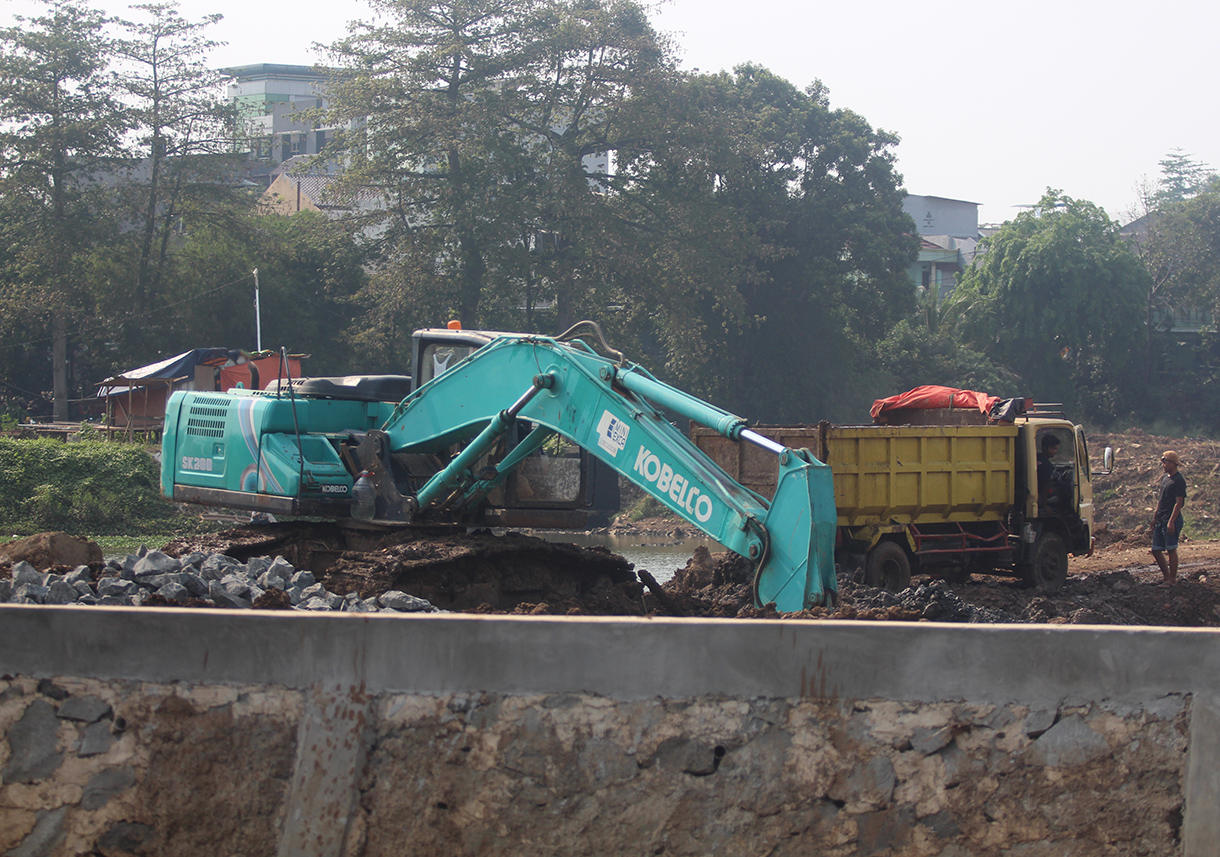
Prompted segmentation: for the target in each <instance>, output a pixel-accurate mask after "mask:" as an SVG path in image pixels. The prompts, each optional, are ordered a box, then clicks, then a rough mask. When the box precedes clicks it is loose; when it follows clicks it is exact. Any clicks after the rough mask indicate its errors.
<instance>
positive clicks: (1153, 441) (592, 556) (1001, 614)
mask: <svg viewBox="0 0 1220 857" xmlns="http://www.w3.org/2000/svg"><path fill="white" fill-rule="evenodd" d="M1090 440H1091V444H1092V450H1091V452H1092V457H1093V460H1094V467H1097V466H1098V464H1099V461H1100V458H1101V450H1102V449H1103V448H1105V447H1106V446H1110V447H1112V448H1113V449H1114V450H1115V459H1116V464H1115V467H1114V470H1113V472H1112V473H1111V474H1109V475H1106V476H1095V478H1094V489H1095V500H1096V505H1097V522H1098V527H1097V549H1096V551H1095V552H1094V555H1093V556H1092V557H1087V558H1084V557H1072V558H1071V561H1070V568H1069V572H1070V573H1069V578H1068V581H1067V583H1066V584H1065V585H1064V586H1063V587H1062V588H1061V589H1060V590H1059V591H1057V592H1052V593H1047V592H1037V591H1033V590H1031V589H1027V588H1025V587H1024V586H1023V585H1022V583H1021V582H1020V581H1019V580H1017V579H1015V578H1013V577H1006V576H1002V575H979V574H976V575H974V576H973V577H972V578H968V579H966V580H964V581H963V580H954V581H949V580H941V579H935V578H930V577H927V576H918V575H917V576H916V577H915V578H914V579H913V580H912V587H911V589H908V590H906V591H905V592H903V593H899V594H894V593H885V592H881V591H879V590H876V589H871V588H869V587H865V586H862V585H858V584H855V583H853V582H852V581H851V580H850V579H847V578H845V577H842V576H841V577H840V581H839V597H838V601H837V603H836V604H835V605H834V606H833V608H822V607H819V608H814V609H812V610H810V611H806V612H803V613H796V614H786V615H788V616H790V617H792V618H835V619H857V618H858V619H890V620H906V621H920V620H927V621H956V622H1042V623H1063V624H1068V623H1070V624H1113V625H1170V626H1186V627H1220V540H1218V539H1217V538H1215V537H1216V536H1220V476H1218V475H1217V474H1218V472H1220V457H1218V455H1217V453H1220V448H1217V445H1216V444H1215V443H1213V442H1212V441H1209V440H1204V439H1192V438H1168V437H1157V436H1153V435H1149V434H1146V433H1144V432H1142V431H1139V430H1136V429H1133V430H1131V431H1128V432H1125V433H1113V434H1098V435H1094V436H1092V438H1091V439H1090ZM1166 449H1174V450H1176V451H1177V452H1178V454H1179V455H1180V456H1181V458H1182V471H1183V473H1184V474H1185V476H1186V479H1187V486H1188V500H1187V505H1186V533H1185V535H1184V537H1183V540H1182V544H1181V547H1180V550H1179V555H1180V569H1179V575H1178V577H1179V579H1178V583H1177V584H1176V585H1174V586H1168V585H1165V584H1163V583H1162V582H1161V573H1160V571H1159V570H1158V569H1157V567H1156V565H1155V564H1154V563H1153V560H1152V556H1151V554H1150V553H1149V531H1148V519H1149V518H1150V517H1151V513H1152V506H1153V504H1154V503H1155V498H1156V486H1157V483H1158V481H1159V479H1160V475H1161V469H1160V465H1159V459H1160V453H1161V452H1162V451H1163V450H1166ZM685 526H686V525H685V524H682V523H681V522H678V521H675V520H650V521H642V522H638V523H635V524H625V523H623V524H618V525H616V526H615V527H614V528H612V529H613V531H614V532H618V533H623V532H633V533H636V534H638V535H641V536H645V537H648V536H659V537H668V536H670V535H672V534H673V533H674V532H675V531H676V530H677V529H681V528H685ZM164 550H165V552H166V553H169V554H171V555H174V556H179V557H181V556H184V555H186V554H188V553H191V552H192V551H202V552H205V553H224V554H228V555H230V556H233V557H235V558H236V559H238V560H241V561H245V560H248V559H250V558H252V557H256V556H276V555H280V556H283V557H285V558H286V559H287V560H288V561H289V562H291V563H292V564H293V565H294V566H295V567H296V568H304V569H309V570H310V571H312V572H313V573H314V575H315V577H316V578H317V580H318V581H319V582H320V583H322V584H324V585H325V587H326V589H328V590H329V591H331V592H334V593H337V594H339V595H346V594H347V593H350V592H355V593H357V594H359V595H360V597H361V598H368V597H370V596H374V595H378V594H381V593H383V592H387V591H390V590H401V591H404V592H407V593H409V594H411V595H415V596H418V597H420V598H425V599H427V600H428V601H430V602H432V603H433V604H434V605H435V606H437V607H440V608H442V609H445V610H451V611H462V612H474V613H518V614H520V613H528V614H559V615H594V616H608V615H622V616H646V615H671V616H707V617H736V618H752V617H767V616H770V617H774V616H775V615H776V614H775V613H774V612H770V611H767V610H765V609H756V608H755V607H754V606H753V604H752V595H751V576H750V569H749V567H748V564H747V563H746V562H745V561H744V560H742V559H741V558H740V557H737V556H735V555H733V554H709V553H708V551H707V550H706V549H704V548H698V549H696V550H695V552H694V555H693V556H692V557H691V559H690V561H689V562H688V563H687V566H686V568H684V569H682V570H679V571H678V572H677V573H676V574H675V575H674V577H673V578H672V579H671V580H669V581H667V582H666V583H664V584H663V585H662V584H658V583H657V581H656V580H655V579H654V578H653V577H652V575H651V574H650V573H649V572H648V570H647V569H642V568H641V569H635V568H633V567H632V566H631V564H630V563H628V562H627V561H626V560H625V559H623V558H622V557H620V556H617V555H615V554H613V553H610V552H609V551H607V550H606V549H604V548H580V547H576V546H574V545H568V544H557V543H553V542H549V541H544V540H542V539H539V538H534V537H532V536H528V535H524V534H520V533H508V534H506V535H493V534H492V533H490V532H488V531H486V530H484V531H475V532H464V531H459V530H453V529H430V530H424V529H413V530H411V529H408V530H394V531H379V530H371V529H364V530H356V529H349V528H341V527H339V526H338V525H335V524H325V523H307V522H292V523H277V524H266V525H258V526H254V525H250V526H242V527H237V528H234V529H231V530H228V531H225V532H222V533H213V534H209V535H206V536H199V537H194V538H191V539H183V540H178V541H175V542H172V543H170V544H169V545H166V546H165V548H164ZM259 606H274V605H259ZM280 606H287V605H280Z"/></svg>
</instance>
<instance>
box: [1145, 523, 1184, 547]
mask: <svg viewBox="0 0 1220 857" xmlns="http://www.w3.org/2000/svg"><path fill="white" fill-rule="evenodd" d="M1167 530H1168V528H1167V527H1166V526H1165V525H1164V524H1157V525H1156V526H1154V527H1153V528H1152V549H1153V550H1154V551H1176V550H1177V549H1178V535H1179V534H1180V533H1181V532H1182V516H1181V515H1178V517H1177V518H1176V519H1174V522H1173V532H1172V533H1171V532H1167Z"/></svg>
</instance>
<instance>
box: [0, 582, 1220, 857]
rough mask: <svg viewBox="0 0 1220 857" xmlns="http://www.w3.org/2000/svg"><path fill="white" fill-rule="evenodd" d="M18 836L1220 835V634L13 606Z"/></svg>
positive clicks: (3, 790)
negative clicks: (1219, 695)
mask: <svg viewBox="0 0 1220 857" xmlns="http://www.w3.org/2000/svg"><path fill="white" fill-rule="evenodd" d="M0 674H2V677H0V730H2V731H3V734H4V736H5V739H6V740H5V741H4V742H2V743H0V853H6V854H15V855H18V857H30V855H52V854H81V853H88V852H90V851H93V852H95V853H102V854H105V855H108V857H110V855H117V854H158V855H173V854H197V853H202V852H203V851H204V850H205V849H206V850H207V852H208V853H225V854H233V855H240V854H250V855H256V854H257V855H266V854H270V853H276V854H281V855H381V854H387V855H388V854H395V855H398V854H429V855H432V857H436V855H445V854H466V853H480V854H523V853H531V854H574V853H581V854H607V855H609V854H614V855H619V854H662V853H663V854H717V853H723V854H747V853H748V854H753V853H769V854H777V855H778V854H788V853H792V854H797V853H800V854H809V853H821V854H844V855H846V854H860V855H868V854H879V855H881V854H903V855H908V854H909V855H922V854H929V855H931V854H947V855H953V854H960V855H968V854H969V855H975V854H1023V855H1035V854H1065V853H1071V854H1106V855H1110V854H1115V855H1118V854H1186V855H1190V857H1195V855H1204V854H1216V853H1220V847H1218V846H1217V843H1218V842H1220V811H1218V810H1220V774H1218V773H1217V772H1218V771H1220V748H1218V742H1220V703H1218V697H1217V695H1216V693H1217V689H1220V634H1218V632H1215V631H1210V630H1177V629H1174V630H1168V629H1138V628H1102V627H1082V626H1044V625H1038V626H1031V625H1025V626H995V625H990V626H980V625H970V626H962V625H936V624H928V623H874V622H781V621H734V620H722V621H718V620H683V619H622V618H615V619H595V618H586V617H580V618H555V617H537V618H534V617H505V616H494V617H491V616H473V615H446V616H434V615H420V616H389V615H383V614H374V615H347V614H334V615H316V614H310V615H303V614H301V613H296V612H283V613H276V612H271V613H267V612H264V613H258V612H253V613H252V612H247V611H223V610H170V609H155V608H136V609H127V608H98V607H92V608H50V607H39V606H18V605H14V606H3V607H0Z"/></svg>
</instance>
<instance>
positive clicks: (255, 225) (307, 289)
mask: <svg viewBox="0 0 1220 857" xmlns="http://www.w3.org/2000/svg"><path fill="white" fill-rule="evenodd" d="M235 223H236V226H237V227H239V228H236V229H235V228H234V225H235ZM176 258H177V262H176V271H177V273H176V274H175V276H174V277H173V279H172V282H167V283H166V290H165V294H164V301H165V306H164V308H163V309H160V310H158V311H156V312H157V313H158V314H163V315H164V316H165V319H164V321H162V322H161V323H160V325H159V326H160V327H161V329H162V330H163V331H164V335H165V340H164V341H176V342H189V343H191V344H192V345H196V346H219V347H226V348H240V349H244V350H247V351H253V350H254V349H255V345H256V321H255V312H254V277H253V275H252V272H253V271H254V269H255V268H257V269H258V272H259V276H258V280H259V296H260V306H261V312H260V316H261V320H262V342H263V346H264V348H267V349H271V350H279V349H280V348H281V347H282V348H287V349H288V351H289V352H291V353H301V352H305V353H308V354H310V360H309V361H308V362H307V363H306V364H305V366H306V371H308V372H309V373H310V374H313V375H342V374H349V373H356V372H375V371H396V372H405V371H407V369H406V368H405V364H398V365H397V366H394V365H393V363H392V361H389V360H385V359H383V360H379V361H378V362H377V363H376V364H373V363H371V362H363V361H360V360H357V359H356V358H355V357H354V356H353V354H352V348H351V341H350V338H349V337H350V336H352V333H353V327H352V325H353V321H354V316H355V314H356V311H357V306H356V304H355V303H354V301H353V297H354V296H355V295H356V294H357V293H358V292H359V291H360V290H361V289H362V288H363V287H364V285H365V272H364V267H363V262H364V257H363V255H362V252H361V250H360V247H359V246H358V244H357V243H356V242H355V241H354V240H353V238H352V235H351V233H350V231H349V230H348V229H347V227H346V224H344V223H343V222H341V221H335V220H330V219H328V218H327V217H326V216H325V215H322V214H318V213H316V212H301V213H299V214H294V215H292V216H291V217H288V216H282V215H254V214H251V215H249V216H248V217H247V218H246V219H245V220H243V221H236V222H224V223H220V222H209V221H202V222H200V223H198V224H197V225H196V226H195V227H193V228H192V229H191V230H190V233H189V234H188V236H187V238H186V240H184V241H183V243H182V244H181V246H180V247H179V248H178V250H177V251H176ZM159 356H167V355H166V354H164V353H163V352H162V353H161V354H160V355H159Z"/></svg>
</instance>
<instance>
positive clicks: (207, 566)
mask: <svg viewBox="0 0 1220 857" xmlns="http://www.w3.org/2000/svg"><path fill="white" fill-rule="evenodd" d="M0 603H7V604H55V605H65V604H81V605H95V604H96V605H114V606H125V607H134V606H139V605H143V604H156V605H168V606H178V605H183V606H190V607H208V606H213V607H225V608H229V609H250V608H268V609H287V608H292V609H295V610H308V611H313V612H344V613H440V612H444V611H442V610H440V609H439V608H437V607H434V606H433V605H432V604H431V603H430V602H428V601H426V600H424V599H423V598H417V597H415V596H413V595H408V594H407V593H405V592H399V591H390V592H383V593H381V594H380V595H376V596H373V597H371V598H361V597H360V596H359V595H357V594H356V593H354V592H352V593H348V594H347V595H338V594H336V593H334V592H330V591H328V590H327V589H326V587H325V586H323V585H322V584H321V583H319V582H318V581H317V580H315V579H314V576H313V573H312V572H310V571H306V570H303V569H302V570H298V569H296V568H294V567H293V566H292V564H291V563H290V562H288V561H287V560H286V559H284V558H283V557H280V556H277V557H274V558H272V557H265V556H260V557H254V558H253V559H250V560H249V561H248V562H244V563H243V562H241V561H240V560H237V559H234V558H233V557H231V556H226V555H224V554H205V553H201V552H195V553H192V554H188V555H187V556H184V557H182V558H181V559H178V558H176V557H172V556H169V555H168V554H165V553H162V552H161V551H149V550H147V549H144V548H141V550H140V552H139V553H138V554H131V555H129V556H127V557H125V558H123V559H121V560H120V559H113V558H112V559H109V560H106V562H105V565H104V567H103V569H102V572H101V574H99V575H98V576H97V577H96V579H95V576H94V572H93V569H92V568H90V566H88V565H79V566H77V567H76V568H74V569H73V570H72V571H70V572H67V573H65V574H59V573H55V572H40V571H38V570H37V569H36V568H34V566H32V565H30V564H29V563H28V562H25V561H20V562H17V563H15V564H14V565H13V574H12V578H11V579H0Z"/></svg>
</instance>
